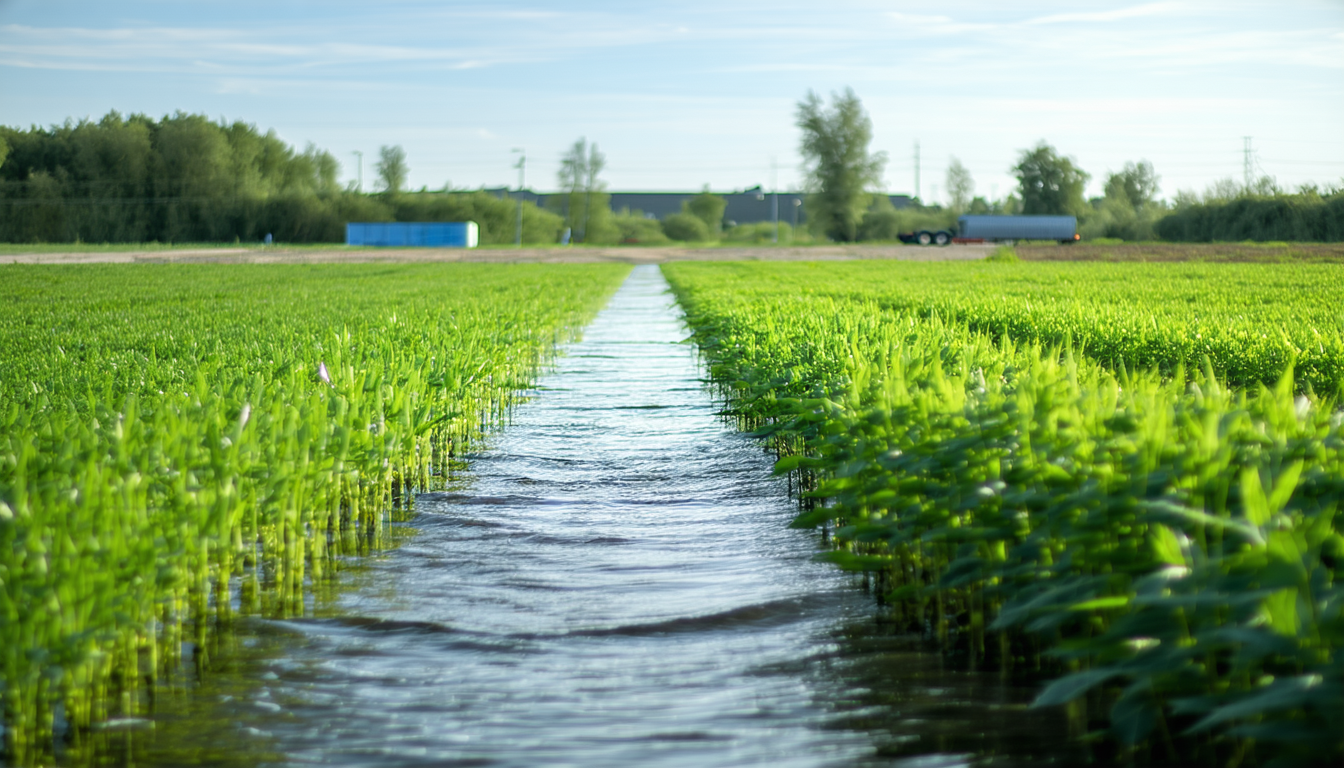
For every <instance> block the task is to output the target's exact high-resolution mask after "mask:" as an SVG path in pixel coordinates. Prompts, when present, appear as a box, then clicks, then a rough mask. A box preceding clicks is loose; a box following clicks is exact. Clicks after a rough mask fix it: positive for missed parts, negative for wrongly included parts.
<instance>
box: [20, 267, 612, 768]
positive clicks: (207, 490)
mask: <svg viewBox="0 0 1344 768" xmlns="http://www.w3.org/2000/svg"><path fill="white" fill-rule="evenodd" d="M626 271H627V268H625V267H621V266H610V265H582V266H578V265H576V266H549V265H547V266H543V265H492V266H486V265H474V264H421V265H307V266H278V265H272V266H262V265H233V266H217V265H88V266H79V267H64V266H18V265H9V266H0V303H3V304H4V305H5V307H6V308H7V311H6V312H5V313H3V315H0V365H3V366H4V370H5V375H4V377H3V379H0V664H2V665H3V667H0V669H2V670H3V677H2V678H0V696H3V714H4V724H5V731H4V732H5V737H6V749H7V751H8V755H9V758H10V760H12V761H13V762H15V763H19V764H30V763H40V762H45V761H47V760H49V759H50V756H51V754H52V752H51V750H52V745H53V740H54V739H55V738H57V736H62V737H64V738H67V739H70V740H71V745H72V746H71V748H72V749H75V750H76V751H78V749H80V748H81V744H83V743H85V739H86V738H87V737H88V735H89V734H90V732H91V729H92V728H93V726H94V725H95V724H96V723H97V722H99V721H101V720H104V719H106V718H108V717H110V716H116V715H133V714H135V713H136V712H137V711H139V710H140V709H141V708H143V707H144V706H145V699H144V694H145V693H146V691H145V690H143V688H142V683H141V681H142V679H144V678H145V677H148V678H150V679H152V678H154V677H155V676H156V675H158V674H160V673H161V672H162V671H163V670H165V669H171V668H172V667H173V666H174V665H175V664H176V663H177V660H178V658H179V656H180V654H181V649H182V645H183V643H184V642H186V641H191V642H194V643H195V647H196V651H195V654H196V657H197V661H198V663H200V661H201V659H200V656H199V655H200V654H201V653H203V652H204V650H203V649H205V648H207V647H208V644H207V643H206V642H205V640H206V636H207V634H208V633H210V632H212V631H214V628H216V627H221V626H227V624H228V622H229V621H230V619H231V617H232V616H233V614H234V613H235V612H236V611H237V610H241V611H243V612H249V613H252V612H260V613H264V614H267V615H276V616H284V615H290V614H293V613H297V612H301V611H302V610H303V604H304V592H305V589H306V588H307V587H308V586H309V585H311V584H312V583H313V582H314V580H320V579H322V578H323V574H324V572H326V571H327V570H329V569H330V568H332V567H333V566H334V564H335V563H336V562H338V561H337V558H339V557H340V556H343V555H346V554H354V553H359V552H365V551H368V550H369V549H371V548H376V547H378V546H379V545H380V543H381V540H382V536H383V532H384V527H385V524H386V522H387V520H388V516H389V514H390V512H391V511H392V510H393V509H394V508H397V507H398V506H403V507H404V506H405V505H406V504H407V503H408V502H409V498H410V491H411V490H413V489H416V488H427V487H432V486H434V485H435V484H436V483H439V482H441V481H442V480H443V478H444V477H445V475H446V473H447V471H448V468H449V466H450V462H451V461H452V460H453V457H454V456H456V455H458V454H460V453H461V451H462V450H463V448H464V446H465V445H467V444H469V443H470V442H471V441H473V440H475V439H476V438H478V437H479V436H480V434H481V433H482V432H483V431H484V430H486V429H488V428H490V427H491V426H492V425H494V424H495V423H497V422H498V421H499V420H500V419H501V418H502V417H503V415H504V414H505V413H506V412H507V410H508V409H509V407H510V406H511V404H512V403H513V402H514V401H515V400H516V398H517V396H518V395H517V392H518V390H520V389H521V388H524V387H526V386H528V384H529V382H530V381H531V379H532V377H533V375H534V374H535V373H536V371H537V369H538V366H540V365H541V364H542V363H543V362H544V361H545V360H546V358H547V357H548V356H549V355H550V354H551V351H552V349H553V348H554V345H555V344H556V343H557V342H558V341H562V340H564V339H565V338H567V337H569V336H570V335H571V334H573V333H574V332H575V330H576V329H578V328H580V327H582V325H583V324H584V323H585V322H586V321H587V319H588V318H589V317H591V315H592V314H593V313H595V312H596V311H597V309H598V308H599V307H600V306H601V304H602V303H603V302H604V301H605V299H606V297H607V295H609V293H610V292H611V291H612V290H614V289H615V287H616V285H617V284H618V283H619V281H620V279H621V278H622V277H623V276H624V274H625V272H626ZM58 704H59V705H61V709H63V712H64V718H65V721H66V723H67V726H66V733H64V734H57V733H56V719H55V714H56V711H57V709H58Z"/></svg>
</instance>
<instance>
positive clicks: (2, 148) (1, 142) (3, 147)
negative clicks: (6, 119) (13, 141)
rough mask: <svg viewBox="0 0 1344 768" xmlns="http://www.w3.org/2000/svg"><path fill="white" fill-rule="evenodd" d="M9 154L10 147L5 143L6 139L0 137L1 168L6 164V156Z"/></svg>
mask: <svg viewBox="0 0 1344 768" xmlns="http://www.w3.org/2000/svg"><path fill="white" fill-rule="evenodd" d="M8 154H9V145H8V144H6V143H5V137H4V136H0V166H3V165H4V164H5V156H6V155H8Z"/></svg>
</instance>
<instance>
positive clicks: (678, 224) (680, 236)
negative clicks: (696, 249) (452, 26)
mask: <svg viewBox="0 0 1344 768" xmlns="http://www.w3.org/2000/svg"><path fill="white" fill-rule="evenodd" d="M663 234H665V235H667V236H668V237H669V238H671V239H673V240H680V241H682V242H703V241H705V240H708V239H709V226H708V225H706V224H705V222H704V221H703V220H702V219H700V217H698V216H695V215H692V214H689V213H674V214H672V215H671V216H668V217H667V218H666V219H663Z"/></svg>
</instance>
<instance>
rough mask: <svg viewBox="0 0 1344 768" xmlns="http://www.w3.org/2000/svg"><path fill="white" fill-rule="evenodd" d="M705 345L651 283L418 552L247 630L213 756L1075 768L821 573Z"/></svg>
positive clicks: (377, 561) (501, 443)
mask: <svg viewBox="0 0 1344 768" xmlns="http://www.w3.org/2000/svg"><path fill="white" fill-rule="evenodd" d="M685 335H686V330H685V328H684V326H683V325H682V324H681V322H680V320H679V310H678V309H677V307H676V305H675V303H674V301H673V300H672V298H671V296H670V295H669V294H668V293H667V285H666V283H665V281H664V280H663V278H662V275H661V273H660V272H659V271H658V270H657V268H656V267H652V266H649V267H637V268H636V269H635V271H634V272H633V274H632V275H631V277H630V278H629V279H628V280H627V281H626V283H625V284H624V285H623V286H622V288H621V289H620V290H619V292H618V293H617V294H616V295H615V296H614V298H613V299H612V301H611V303H610V304H609V305H608V306H607V308H606V309H605V310H603V311H602V312H601V313H600V315H599V316H598V317H597V318H596V320H595V321H594V322H593V323H592V325H591V326H590V327H589V328H587V329H586V331H585V332H584V335H583V339H582V341H579V342H576V343H574V344H571V345H569V346H568V347H567V348H566V349H565V350H564V354H563V355H562V356H561V357H559V358H558V359H557V361H556V363H555V365H554V367H553V369H552V370H550V371H548V372H547V373H545V374H544V375H543V376H542V377H541V379H540V380H539V382H538V384H537V387H536V391H535V392H534V393H532V397H531V398H530V399H529V400H528V401H527V402H526V403H525V404H523V405H521V406H520V407H519V408H518V409H517V411H516V413H515V414H514V418H513V421H512V424H511V425H510V426H508V427H507V428H505V429H504V430H502V431H501V432H500V433H499V434H497V435H496V436H494V437H493V438H491V439H490V441H489V443H488V446H487V448H486V449H485V450H483V451H482V452H481V453H480V454H479V455H476V456H474V457H473V458H472V460H471V462H470V466H471V468H470V472H469V475H468V477H467V478H466V480H465V481H464V484H463V485H462V486H461V487H458V488H454V489H452V490H451V492H444V493H436V494H425V495H422V496H420V497H419V498H418V499H417V503H416V510H417V515H416V518H415V519H414V521H413V522H412V524H411V525H412V526H413V528H414V529H415V533H414V535H411V536H408V537H406V539H405V541H404V542H403V543H402V544H401V545H400V546H398V547H396V548H394V549H390V550H388V551H387V552H384V553H382V554H380V555H378V556H375V557H371V558H365V559H364V560H363V561H361V562H360V563H359V564H358V565H356V566H354V567H352V568H350V569H349V570H348V571H347V572H346V573H345V574H343V576H342V580H343V582H344V583H343V584H341V586H340V589H339V590H338V592H337V594H338V595H339V597H337V598H336V599H335V604H334V605H328V606H326V607H324V608H323V610H321V611H317V612H315V613H314V615H313V616H312V617H310V618H304V619H298V620H289V621H262V620H252V622H251V625H250V626H251V632H252V638H251V640H250V641H249V643H251V644H257V643H260V644H261V645H262V646H265V647H267V648H272V651H271V652H268V653H266V654H262V655H261V656H258V657H256V658H253V659H252V661H251V662H250V666H249V667H248V669H249V670H250V671H249V672H248V674H249V675H251V676H253V677H254V678H255V679H254V681H253V682H252V683H250V684H248V685H247V686H240V687H239V689H238V690H229V689H227V685H226V683H225V682H221V681H225V680H227V678H216V679H215V680H214V681H213V682H211V681H209V680H207V681H206V682H205V683H203V686H205V687H204V688H203V690H204V691H205V692H206V693H207V694H208V695H209V696H212V697H214V700H216V704H213V705H212V706H214V707H215V710H216V712H217V714H216V715H215V717H217V718H218V722H217V723H216V726H217V728H218V729H219V733H220V734H221V736H219V737H218V738H220V739H221V742H220V743H228V744H230V749H237V748H238V746H239V745H240V744H241V743H243V742H246V741H248V740H251V741H252V742H254V743H255V744H256V745H258V755H259V757H258V758H257V759H256V762H258V763H286V764H306V763H322V764H333V765H361V766H362V765H373V766H429V765H435V766H452V765H460V766H468V765H471V766H477V765H479V766H486V765H489V766H519V767H522V766H542V765H544V766H622V767H624V766H739V765H757V764H768V765H778V766H857V765H870V764H872V765H876V764H881V765H920V766H940V765H969V764H976V765H979V764H994V765H1000V764H1005V765H1016V764H1028V763H1030V764H1036V763H1038V762H1042V761H1045V762H1050V761H1059V762H1068V757H1069V753H1068V752H1067V751H1065V750H1064V749H1063V748H1062V747H1060V746H1058V744H1057V742H1058V741H1059V738H1058V737H1059V734H1060V733H1061V730H1060V728H1059V723H1058V722H1057V721H1056V720H1055V719H1054V716H1053V715H1051V714H1050V713H1036V712H1027V711H1025V709H1024V706H1023V705H1024V703H1025V702H1028V701H1029V700H1030V697H1031V694H1032V691H1031V690H1030V689H1027V688H1013V687H1007V686H1001V685H999V684H998V683H997V681H996V680H994V679H993V678H990V677H988V676H977V675H975V674H973V673H968V672H962V671H955V670H950V669H946V668H944V667H943V665H942V663H941V661H940V659H939V657H938V656H937V655H936V654H930V653H927V652H925V651H924V650H923V649H922V648H921V647H920V646H919V643H918V641H916V640H913V639H911V638H904V637H887V636H884V635H883V634H882V633H881V632H880V630H879V629H878V628H877V625H876V624H875V623H874V621H873V618H872V616H873V613H874V610H875V608H874V604H873V601H872V598H871V597H870V596H868V595H866V594H864V593H863V592H862V591H861V590H860V589H857V588H856V586H855V584H854V583H853V581H852V580H851V579H850V578H849V577H847V576H845V575H844V574H842V573H840V572H839V571H838V570H837V569H835V568H834V567H832V566H830V565H827V564H821V563H816V562H813V561H812V560H811V558H812V556H813V555H814V554H815V553H816V552H817V550H818V546H819V544H818V541H817V536H816V534H815V533H813V532H809V531H797V530H790V529H789V528H788V527H787V523H788V521H789V520H790V519H791V517H792V515H793V514H794V513H795V506H794V502H793V501H792V500H791V499H790V498H789V497H788V495H787V492H786V488H785V486H784V483H783V481H782V480H781V479H779V478H773V477H771V474H770V469H771V459H770V457H769V456H767V455H766V454H765V453H764V452H763V451H762V450H761V448H760V447H759V446H757V445H756V444H754V443H753V442H752V441H751V440H750V439H749V438H747V437H745V436H743V435H740V434H738V433H736V432H735V431H733V429H732V428H731V427H730V426H728V425H726V424H725V423H723V422H722V421H721V420H720V419H719V418H717V416H716V410H717V406H716V403H715V402H714V400H713V397H712V393H711V392H710V391H709V390H708V389H707V388H706V387H705V385H704V383H703V382H702V376H703V372H702V369H701V368H700V366H699V364H698V361H697V359H696V357H695V352H694V349H693V347H691V346H690V345H689V344H686V343H683V342H682V339H683V338H684V337H685ZM267 638H270V640H268V639H267ZM277 638H278V639H277ZM275 648H279V650H274V649H275ZM245 666H246V665H245ZM218 702H227V705H220V704H218ZM221 706H224V707H225V709H224V714H222V715H220V714H218V711H219V707H221ZM166 725H167V726H168V727H166V728H165V731H164V738H165V739H166V738H168V734H171V733H172V728H171V724H166ZM194 730H196V731H197V732H198V733H199V727H197V728H196V729H194ZM160 747H161V748H162V745H160ZM149 757H151V758H152V755H151V756H149ZM151 761H152V760H151ZM205 762H209V761H208V760H207V761H205Z"/></svg>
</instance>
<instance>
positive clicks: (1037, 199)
mask: <svg viewBox="0 0 1344 768" xmlns="http://www.w3.org/2000/svg"><path fill="white" fill-rule="evenodd" d="M1012 170H1013V172H1014V174H1015V175H1016V176H1017V181H1018V190H1019V191H1020V192H1021V194H1022V212H1023V213H1025V214H1028V215H1033V214H1056V215H1073V216H1081V215H1083V214H1085V213H1086V212H1087V202H1086V201H1084V200H1083V187H1085V186H1086V185H1087V180H1088V179H1090V178H1092V177H1091V176H1090V175H1088V174H1087V173H1085V172H1083V171H1082V170H1080V169H1078V168H1077V167H1075V166H1074V164H1073V158H1069V157H1061V156H1060V155H1058V154H1056V153H1055V148H1054V147H1052V146H1050V145H1049V144H1046V143H1045V142H1044V141H1042V142H1041V143H1039V144H1037V145H1036V147H1035V149H1028V150H1023V151H1022V155H1021V156H1020V157H1019V158H1018V163H1017V165H1015V166H1013V168H1012Z"/></svg>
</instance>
